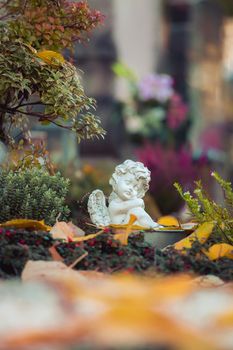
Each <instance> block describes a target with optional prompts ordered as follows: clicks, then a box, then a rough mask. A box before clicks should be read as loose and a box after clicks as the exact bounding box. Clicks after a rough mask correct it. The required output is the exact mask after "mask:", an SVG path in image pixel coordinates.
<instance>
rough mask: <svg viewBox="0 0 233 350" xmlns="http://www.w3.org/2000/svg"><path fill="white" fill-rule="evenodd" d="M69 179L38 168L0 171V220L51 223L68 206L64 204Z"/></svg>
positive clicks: (64, 211)
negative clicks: (31, 220)
mask: <svg viewBox="0 0 233 350" xmlns="http://www.w3.org/2000/svg"><path fill="white" fill-rule="evenodd" d="M68 185H69V180H67V179H64V178H63V177H62V176H61V174H60V173H57V174H56V175H53V176H51V175H49V173H47V172H46V171H45V170H42V169H36V168H34V169H26V170H23V171H22V170H21V171H18V172H14V171H5V170H2V171H1V172H0V208H1V209H0V222H4V221H7V220H11V219H15V218H24V219H34V220H42V219H44V221H45V222H46V224H49V225H52V224H54V223H55V221H56V217H57V216H58V215H59V213H61V215H60V220H62V219H65V218H66V217H67V216H68V214H69V212H70V211H69V209H68V207H67V206H66V205H65V196H66V194H67V192H68Z"/></svg>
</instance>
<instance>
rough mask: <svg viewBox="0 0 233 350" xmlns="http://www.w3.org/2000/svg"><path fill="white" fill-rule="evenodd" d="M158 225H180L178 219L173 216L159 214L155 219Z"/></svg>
mask: <svg viewBox="0 0 233 350" xmlns="http://www.w3.org/2000/svg"><path fill="white" fill-rule="evenodd" d="M157 222H158V224H159V225H162V226H169V227H170V226H175V227H180V223H179V221H178V220H177V219H176V218H175V217H174V216H170V215H167V216H161V217H160V218H159V219H158V220H157Z"/></svg>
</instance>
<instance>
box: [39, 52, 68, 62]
mask: <svg viewBox="0 0 233 350" xmlns="http://www.w3.org/2000/svg"><path fill="white" fill-rule="evenodd" d="M36 55H37V57H39V58H40V59H42V60H43V61H44V62H45V63H47V64H50V65H60V64H62V63H64V62H65V59H64V57H63V56H62V55H61V54H60V53H58V52H55V51H50V50H44V51H40V52H38V53H37V54H36Z"/></svg>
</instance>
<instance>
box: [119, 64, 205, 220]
mask: <svg viewBox="0 0 233 350" xmlns="http://www.w3.org/2000/svg"><path fill="white" fill-rule="evenodd" d="M113 71H114V72H115V74H116V75H117V76H118V77H121V78H124V79H126V80H127V82H128V84H129V91H130V97H129V99H128V100H126V101H124V102H123V103H122V116H123V119H124V122H125V127H126V131H127V133H128V135H129V136H130V141H131V142H133V144H134V145H136V146H137V147H136V150H135V153H136V156H137V158H138V159H139V160H140V161H141V162H143V163H144V165H145V166H147V167H148V169H149V170H150V171H151V183H150V193H151V195H152V197H153V198H154V199H155V201H156V203H157V205H158V207H159V209H160V211H161V214H168V213H171V212H177V211H178V210H179V209H180V207H181V205H182V201H181V199H180V197H179V195H178V193H177V192H176V190H175V189H174V186H173V184H174V183H175V182H179V183H180V184H182V186H183V187H184V188H185V189H186V190H190V189H192V188H193V182H194V180H197V179H198V178H202V179H203V176H205V173H206V171H207V170H208V159H207V157H206V156H205V155H203V154H200V155H199V157H198V159H195V160H194V157H193V151H192V148H191V145H190V143H189V140H188V134H189V133H188V132H189V129H190V127H191V122H190V121H191V120H190V117H189V110H188V106H187V104H186V103H185V102H184V100H183V99H182V97H181V96H180V95H179V93H177V91H176V90H175V88H174V81H173V79H172V77H171V76H169V75H167V74H156V73H151V74H149V75H147V76H145V77H143V78H142V79H141V80H138V79H137V78H136V77H135V74H134V72H132V71H131V70H130V69H129V68H128V67H126V66H125V65H123V64H121V63H116V64H115V65H114V66H113ZM204 182H205V181H204Z"/></svg>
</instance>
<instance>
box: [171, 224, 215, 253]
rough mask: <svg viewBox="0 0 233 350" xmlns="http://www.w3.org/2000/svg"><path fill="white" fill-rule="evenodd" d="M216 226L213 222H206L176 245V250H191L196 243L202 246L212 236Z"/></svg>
mask: <svg viewBox="0 0 233 350" xmlns="http://www.w3.org/2000/svg"><path fill="white" fill-rule="evenodd" d="M214 225H215V224H214V223H213V222H204V223H203V224H202V225H200V226H199V227H198V228H197V229H196V230H195V231H194V232H193V233H192V234H191V235H189V236H188V237H186V238H184V239H182V240H181V241H179V242H177V243H175V244H174V248H175V249H177V250H182V249H190V248H191V247H192V244H193V242H195V241H198V242H200V243H201V244H203V243H205V242H206V240H207V239H208V238H209V236H210V235H211V233H212V231H213V228H214Z"/></svg>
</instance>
